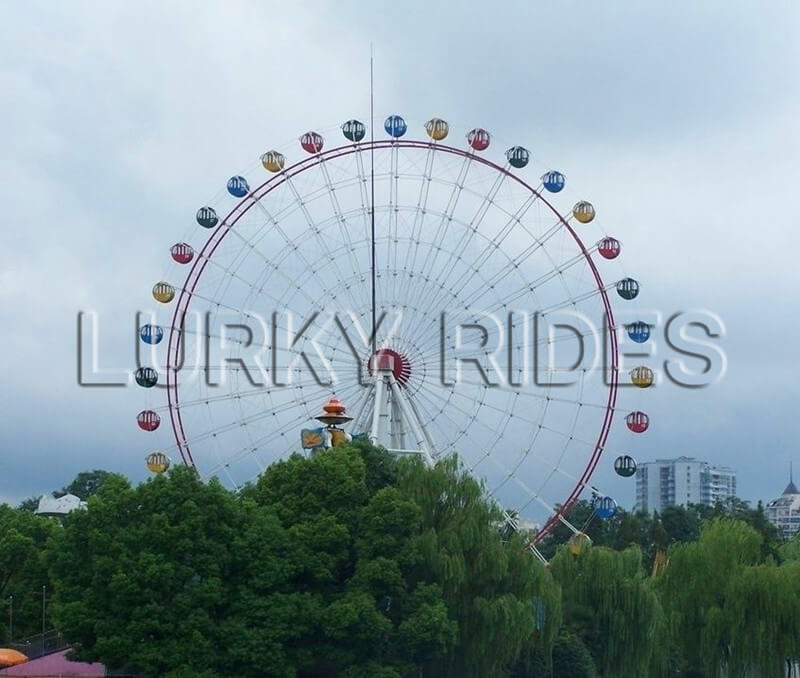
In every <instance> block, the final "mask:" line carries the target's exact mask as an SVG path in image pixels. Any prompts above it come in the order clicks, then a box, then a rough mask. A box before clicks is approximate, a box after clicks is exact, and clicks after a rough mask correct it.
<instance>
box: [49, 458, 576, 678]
mask: <svg viewBox="0 0 800 678" xmlns="http://www.w3.org/2000/svg"><path fill="white" fill-rule="evenodd" d="M497 517H498V509H497V508H496V507H495V506H493V505H491V504H488V503H487V502H486V501H485V500H484V498H483V491H482V488H481V487H480V485H479V484H478V483H477V482H476V481H475V480H474V479H472V478H471V477H470V476H469V475H468V474H467V473H465V472H464V471H463V470H462V469H461V467H460V465H459V463H458V461H457V460H456V459H450V460H446V461H444V462H442V463H441V464H439V465H437V466H436V467H435V468H433V469H427V468H425V467H424V466H423V465H422V464H421V463H419V462H418V461H414V460H403V461H401V462H399V463H397V464H395V462H394V460H393V459H392V458H391V457H390V456H389V455H388V454H387V453H386V452H384V451H380V450H376V449H375V448H372V447H371V446H369V445H366V444H358V445H355V446H347V447H340V448H336V449H334V450H332V451H330V452H326V453H322V454H317V455H314V456H312V457H310V458H306V457H302V456H299V455H296V456H293V457H291V458H289V459H287V460H284V461H281V462H278V463H276V464H274V465H273V466H271V467H270V468H269V469H268V470H267V471H266V472H265V473H264V474H263V475H262V476H261V478H260V479H259V480H258V482H257V483H256V484H254V485H252V486H250V487H248V488H246V489H245V490H243V491H242V492H241V493H239V494H237V495H234V494H231V493H229V492H227V491H226V490H224V489H223V488H222V487H221V486H220V485H219V484H217V483H216V482H211V483H209V484H203V483H201V482H200V481H199V480H198V479H197V478H196V477H195V475H194V474H193V473H192V472H191V471H189V470H187V469H185V468H176V469H174V470H173V471H171V472H170V473H169V474H166V475H164V476H160V477H156V478H154V479H152V480H150V481H148V482H147V483H144V484H142V485H140V486H138V487H136V488H133V487H131V486H130V485H129V484H128V483H127V482H125V481H124V480H122V479H120V478H116V477H112V478H110V479H108V480H106V482H105V483H104V484H103V485H102V487H101V488H100V490H99V491H98V493H97V494H96V495H95V496H94V497H92V498H91V499H90V500H89V509H88V511H82V512H76V513H73V514H70V515H69V516H68V517H67V518H66V519H65V520H64V529H63V530H62V531H60V534H58V535H57V537H56V538H55V549H54V550H53V552H52V573H53V577H54V580H55V584H56V590H57V603H56V614H57V621H58V625H59V628H60V630H61V631H62V632H63V633H64V634H65V635H66V637H67V638H68V639H69V640H70V641H71V642H73V643H74V644H75V646H76V648H77V650H78V653H79V656H81V657H82V658H85V659H89V660H99V661H103V662H105V663H107V664H108V665H109V666H112V667H115V668H123V667H124V668H127V669H128V670H130V671H137V672H141V673H143V674H145V675H152V676H154V675H171V676H173V677H174V678H178V677H179V676H183V675H201V674H202V672H203V671H206V672H209V671H210V672H212V673H214V675H235V676H241V677H247V676H265V675H269V676H295V675H297V676H301V677H302V676H315V677H324V676H343V677H348V678H359V677H361V676H364V677H366V676H370V677H373V676H385V677H386V678H390V677H397V678H400V677H404V676H419V675H431V676H433V675H435V676H459V677H460V676H481V677H484V676H486V677H489V678H491V677H492V676H498V677H499V676H504V675H506V673H507V669H508V667H509V666H510V665H512V664H513V663H515V662H516V660H517V659H518V657H519V655H520V653H521V652H522V650H523V649H524V648H528V647H531V646H535V647H537V648H540V649H541V651H542V652H543V653H545V654H547V655H548V656H549V652H550V649H551V645H552V642H553V640H554V639H555V635H556V631H557V629H558V628H559V626H560V600H559V595H558V589H557V587H556V586H555V584H554V583H553V581H552V578H551V577H550V575H549V573H548V572H547V570H546V569H545V568H544V567H542V566H541V565H540V564H538V563H537V562H535V561H534V560H533V558H531V557H530V555H529V554H528V553H527V552H525V550H524V544H523V542H522V540H521V538H520V537H513V538H511V539H510V540H507V541H503V540H502V539H501V535H500V532H499V530H498V529H497V528H496V519H497ZM534 610H541V612H542V615H541V616H540V617H538V618H537V617H536V615H535V614H534Z"/></svg>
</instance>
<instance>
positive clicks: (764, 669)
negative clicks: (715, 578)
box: [723, 561, 800, 676]
mask: <svg viewBox="0 0 800 678" xmlns="http://www.w3.org/2000/svg"><path fill="white" fill-rule="evenodd" d="M726 600H727V603H726V605H725V611H724V615H723V619H724V624H725V627H726V628H727V632H728V637H729V641H730V653H729V656H728V666H727V669H728V675H729V676H744V675H747V674H749V675H752V671H753V670H754V669H755V670H756V671H758V672H759V674H760V675H764V676H779V675H783V671H784V669H785V667H786V661H787V660H791V661H797V660H798V659H800V562H796V561H795V562H790V563H785V564H784V565H782V566H780V567H777V566H775V565H774V564H772V563H770V564H766V565H759V566H755V567H746V568H744V569H742V570H741V571H740V572H738V573H737V575H736V576H734V577H733V578H732V579H731V582H730V583H729V585H728V588H727V591H726Z"/></svg>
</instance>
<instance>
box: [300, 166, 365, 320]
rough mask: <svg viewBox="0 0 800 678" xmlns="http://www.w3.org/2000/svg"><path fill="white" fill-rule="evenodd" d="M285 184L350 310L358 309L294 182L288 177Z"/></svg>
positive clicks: (336, 262) (357, 303)
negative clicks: (332, 272) (345, 297)
mask: <svg viewBox="0 0 800 678" xmlns="http://www.w3.org/2000/svg"><path fill="white" fill-rule="evenodd" d="M286 183H287V184H288V186H289V188H290V189H291V191H292V193H293V195H294V198H295V200H296V201H297V203H298V204H299V205H300V211H301V213H302V214H303V217H304V218H305V220H306V223H307V225H308V228H309V230H310V231H311V233H313V234H314V235H315V236H316V241H317V244H318V245H319V247H320V249H321V250H322V252H323V254H324V256H325V257H326V258H327V259H328V261H329V262H330V264H331V266H332V268H333V270H334V275H335V276H336V281H337V284H338V286H339V287H341V288H342V289H343V290H344V292H346V293H347V296H348V297H349V298H350V303H351V308H359V306H360V304H359V301H358V300H357V299H356V298H355V297H354V296H353V293H352V291H351V288H349V287H348V286H346V285H345V276H344V274H343V273H342V271H341V269H340V268H339V262H338V261H337V260H336V259H335V258H333V256H332V254H331V251H330V247H329V245H328V242H327V240H326V239H325V238H324V237H323V236H322V231H321V230H320V228H319V226H318V225H317V224H316V223H315V222H314V219H313V217H312V216H311V213H310V212H309V211H308V207H307V206H306V205H305V202H304V201H303V198H302V196H301V195H300V193H299V192H298V190H297V187H296V186H295V182H294V180H293V179H292V178H291V177H289V178H288V179H287V182H286ZM323 289H325V288H324V287H323Z"/></svg>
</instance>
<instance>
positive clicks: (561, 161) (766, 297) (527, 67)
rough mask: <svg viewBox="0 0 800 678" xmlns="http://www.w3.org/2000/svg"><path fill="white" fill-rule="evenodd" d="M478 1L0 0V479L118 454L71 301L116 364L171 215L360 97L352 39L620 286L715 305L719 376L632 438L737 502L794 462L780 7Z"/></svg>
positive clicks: (177, 221) (768, 487) (159, 259)
mask: <svg viewBox="0 0 800 678" xmlns="http://www.w3.org/2000/svg"><path fill="white" fill-rule="evenodd" d="M368 5H369V11H365V8H366V7H367V6H368ZM502 5H503V9H502V10H492V9H489V5H488V4H487V3H474V2H467V3H459V4H457V5H455V4H452V3H438V4H437V3H430V2H417V1H413V2H405V3H372V4H365V3H364V2H361V1H347V0H344V1H343V0H337V2H322V1H320V2H303V3H288V2H225V3H222V2H217V3H212V2H205V3H197V2H170V3H155V2H152V3H150V2H137V3H133V2H129V3H119V2H108V3H98V2H70V3H58V4H56V3H50V2H30V3H6V4H4V5H3V7H2V9H0V86H1V87H2V92H3V99H4V105H3V107H2V109H0V129H2V135H3V144H2V147H3V153H2V156H0V178H2V182H1V183H0V192H1V193H2V204H3V206H4V212H5V217H4V219H3V227H2V228H3V235H4V238H3V240H4V244H3V247H2V248H0V276H1V280H2V284H1V285H0V303H1V304H2V312H3V317H4V318H5V321H6V330H5V332H4V333H3V350H2V354H1V355H2V361H1V362H0V379H2V387H1V388H0V412H2V415H0V416H2V424H3V425H2V427H0V455H2V461H3V465H2V471H1V472H0V500H6V501H11V502H16V501H19V500H20V499H22V498H24V497H27V496H30V495H32V494H37V493H40V492H42V491H44V490H48V489H54V488H57V487H60V486H62V485H64V484H65V483H67V482H68V481H69V480H70V479H71V478H72V477H73V476H74V475H75V474H76V473H77V472H78V471H80V470H82V469H86V468H106V469H110V470H117V471H122V472H125V473H127V474H129V475H130V476H131V477H133V478H137V479H138V478H141V477H143V474H144V472H143V470H142V468H141V466H142V464H141V459H142V454H143V451H142V447H141V446H142V443H141V438H140V437H139V436H138V433H137V431H136V430H135V428H134V427H132V426H131V421H132V419H131V417H132V413H135V412H136V411H137V410H138V409H139V405H140V401H139V400H138V399H137V398H138V395H139V394H137V393H136V392H135V389H134V388H129V389H87V388H79V387H78V386H77V384H76V357H75V356H76V315H77V313H78V312H79V311H80V310H94V311H97V312H98V314H99V317H100V319H101V320H100V323H101V324H100V328H99V330H100V339H101V342H102V345H103V347H104V348H103V349H102V350H103V351H104V352H103V353H101V358H102V359H103V361H104V365H103V366H105V367H129V366H130V364H131V363H132V360H133V358H132V342H131V339H130V337H131V328H132V327H133V323H134V319H133V315H132V313H133V311H134V310H135V309H138V308H150V307H151V306H152V303H151V300H150V297H149V290H150V286H151V284H152V281H154V280H157V279H160V278H161V276H162V274H163V272H164V268H165V263H164V262H165V258H164V247H165V246H168V245H169V244H171V243H172V242H175V241H176V240H178V239H179V238H180V236H181V234H183V233H184V232H185V231H186V228H187V226H188V225H190V221H187V215H188V219H189V220H190V219H191V215H193V213H194V210H195V209H196V207H197V205H199V204H202V203H204V202H205V201H206V200H207V199H208V198H209V196H213V195H214V193H216V192H217V190H218V187H219V186H221V185H222V184H223V183H224V181H225V180H226V179H227V177H229V176H230V175H231V174H233V173H234V172H235V171H236V170H237V169H239V168H244V167H249V166H251V165H252V164H253V163H254V162H256V160H257V157H258V155H259V154H260V153H261V152H263V150H264V149H265V148H266V147H267V146H271V145H276V144H278V145H279V144H282V143H286V142H289V141H291V140H293V139H296V138H297V136H298V134H299V133H300V132H302V131H305V130H306V129H309V128H326V127H331V126H333V125H336V124H338V123H340V122H341V121H343V120H346V119H349V118H351V117H362V118H365V117H366V112H367V111H368V105H369V98H368V89H367V84H368V72H369V63H368V56H369V45H370V42H372V43H374V51H375V60H376V111H377V114H378V115H379V116H383V115H385V114H386V113H390V112H401V113H403V114H404V115H406V116H407V117H408V118H409V119H413V120H426V119H427V118H429V117H431V116H432V115H438V116H441V117H444V118H446V119H451V120H459V121H467V122H464V123H463V124H465V125H471V124H473V122H474V124H476V125H482V126H485V127H487V128H490V129H491V130H492V131H496V133H497V135H498V137H500V138H502V139H504V140H515V141H516V140H521V141H520V143H524V145H526V146H527V147H529V148H530V149H532V151H533V153H534V155H535V156H536V157H537V159H539V160H540V162H542V163H543V164H544V165H548V164H552V165H557V166H559V167H561V168H563V169H565V171H566V172H567V173H568V175H569V178H570V183H571V186H577V187H579V189H580V190H581V191H582V192H584V193H585V194H586V195H590V196H591V197H592V200H593V202H594V203H595V205H596V206H597V207H598V210H599V212H600V213H601V215H602V219H603V224H604V225H605V227H606V228H607V229H608V230H609V231H614V232H619V233H622V234H623V236H624V241H625V244H626V249H625V264H624V266H625V269H626V270H627V271H628V272H630V273H631V274H633V275H635V276H636V277H637V278H639V279H641V280H642V281H643V282H644V283H645V284H646V288H645V289H646V292H647V296H646V304H647V307H648V308H652V309H657V310H660V311H662V312H663V313H665V314H667V315H669V314H670V313H672V312H675V311H686V310H690V309H706V310H710V311H713V312H715V313H716V314H718V315H719V317H720V318H722V320H723V322H724V324H725V327H726V335H725V337H724V339H723V340H722V343H721V346H722V347H723V348H724V350H725V352H726V354H727V356H728V372H727V374H726V375H725V377H724V379H723V380H722V381H721V382H720V383H717V384H713V385H711V386H709V387H708V388H705V389H697V390H685V389H678V388H677V387H675V386H673V385H670V384H666V383H664V384H661V385H660V386H659V387H658V388H657V389H656V390H655V391H654V392H653V393H652V394H651V397H652V400H651V403H650V407H649V409H650V411H651V412H653V413H654V415H655V416H657V417H658V420H659V426H658V427H656V428H655V429H654V430H653V431H652V432H651V433H649V434H648V435H647V437H646V438H647V439H646V444H643V445H641V446H640V447H639V448H638V449H637V450H636V454H637V456H638V457H639V458H640V459H643V460H646V459H653V458H656V457H664V456H675V455H678V454H691V455H694V456H697V457H700V458H704V459H707V460H709V461H710V462H712V463H717V464H727V465H730V466H733V467H734V468H735V469H736V470H737V471H738V473H739V488H740V494H741V496H742V497H743V498H745V499H749V500H757V499H759V498H763V499H769V498H771V497H772V496H774V495H775V494H776V493H778V492H779V491H780V490H781V489H782V488H783V486H784V485H785V484H786V482H787V475H788V466H789V462H790V460H792V459H794V460H795V461H796V462H797V464H796V466H797V467H798V475H800V448H799V447H798V441H800V420H799V419H798V417H797V401H798V396H800V393H799V391H800V389H799V388H798V376H800V374H799V373H798V372H799V371H798V357H797V343H798V337H800V322H798V317H797V310H798V302H797V296H798V293H799V292H800V270H799V269H800V266H798V262H797V252H798V245H800V234H798V218H797V213H796V209H797V208H796V200H795V196H796V190H797V189H796V187H797V184H798V180H799V179H800V171H798V168H797V158H798V157H800V134H799V133H798V129H800V127H799V126H798V122H797V121H798V119H800V94H798V86H797V83H798V82H800V67H799V66H798V64H800V5H798V4H797V3H796V2H793V1H786V2H780V1H777V0H776V1H773V2H767V3H765V2H737V3H733V4H732V3H729V2H722V1H720V2H694V3H655V2H651V3H634V2H613V3H589V2H566V3H553V2H506V3H502ZM656 345H657V347H658V350H659V353H658V354H657V357H658V359H659V360H663V359H664V358H668V357H669V353H668V352H664V351H663V349H664V348H665V346H664V345H663V342H660V343H658V342H657V344H656ZM106 347H107V348H106ZM628 487H629V490H627V491H628V492H629V494H630V496H629V497H627V500H626V497H624V496H621V497H619V499H620V501H621V503H623V504H626V505H627V504H629V503H631V502H632V500H633V489H632V486H630V485H629V486H628Z"/></svg>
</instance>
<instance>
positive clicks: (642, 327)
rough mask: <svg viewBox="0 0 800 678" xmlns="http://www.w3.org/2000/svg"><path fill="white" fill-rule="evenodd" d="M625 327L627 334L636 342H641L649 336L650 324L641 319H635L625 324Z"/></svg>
mask: <svg viewBox="0 0 800 678" xmlns="http://www.w3.org/2000/svg"><path fill="white" fill-rule="evenodd" d="M625 329H626V330H627V331H628V336H629V337H630V338H631V339H632V340H633V341H635V342H636V343H637V344H643V343H644V342H646V341H647V340H648V339H649V338H650V325H648V324H647V323H646V322H644V321H643V320H637V321H636V322H635V323H631V324H630V325H627V326H626V327H625Z"/></svg>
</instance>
